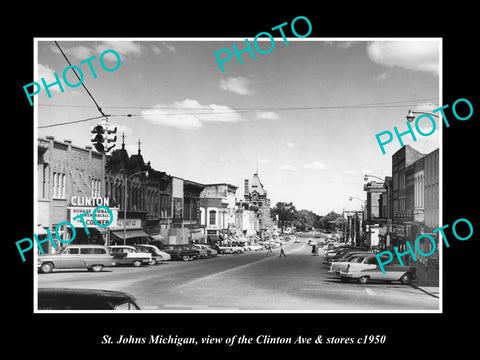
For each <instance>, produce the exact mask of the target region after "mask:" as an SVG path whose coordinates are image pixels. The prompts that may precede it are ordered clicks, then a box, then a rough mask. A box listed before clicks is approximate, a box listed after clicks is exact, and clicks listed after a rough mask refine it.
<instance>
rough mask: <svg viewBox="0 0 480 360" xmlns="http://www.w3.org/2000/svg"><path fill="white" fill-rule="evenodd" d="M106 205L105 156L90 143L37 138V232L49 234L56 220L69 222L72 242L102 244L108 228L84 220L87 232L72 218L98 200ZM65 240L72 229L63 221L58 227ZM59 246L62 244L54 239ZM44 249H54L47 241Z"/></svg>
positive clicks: (90, 209) (87, 209)
mask: <svg viewBox="0 0 480 360" xmlns="http://www.w3.org/2000/svg"><path fill="white" fill-rule="evenodd" d="M100 203H101V204H105V205H107V206H108V205H109V206H110V207H111V204H109V203H108V199H106V196H105V156H104V155H103V154H101V153H98V152H96V151H94V150H92V148H91V147H90V146H86V147H84V148H82V147H79V146H75V145H73V144H72V142H71V140H63V141H59V140H55V138H54V137H53V136H47V137H45V138H38V143H37V209H36V214H37V225H38V228H37V235H39V238H40V237H41V235H46V231H45V230H43V231H42V229H46V228H49V229H50V231H51V232H52V234H53V233H54V231H55V228H56V227H57V225H58V224H60V223H62V222H66V221H68V222H70V223H72V224H73V225H74V226H75V242H76V243H79V244H82V243H93V244H102V245H103V244H105V243H106V240H107V238H108V234H107V233H108V231H107V230H106V229H102V228H100V227H97V226H95V225H91V224H90V223H91V222H88V223H89V225H88V232H89V234H87V233H86V231H85V229H84V227H83V225H82V223H81V222H79V221H73V220H72V218H73V217H75V216H76V215H77V214H78V213H82V212H85V211H90V212H91V211H92V210H93V209H94V208H95V207H96V206H97V205H99V204H100ZM58 230H59V231H58V234H59V235H60V237H61V238H62V239H63V240H64V241H66V240H69V239H71V238H72V229H71V228H70V227H69V226H67V225H65V224H63V225H61V226H60V227H59V229H58ZM54 237H55V236H54ZM55 245H56V247H57V249H59V248H60V247H61V246H63V245H64V244H63V243H61V242H60V241H59V240H58V239H55ZM42 249H43V251H44V252H45V253H51V252H55V251H56V249H55V248H54V247H53V246H52V244H51V243H50V242H45V243H44V244H42Z"/></svg>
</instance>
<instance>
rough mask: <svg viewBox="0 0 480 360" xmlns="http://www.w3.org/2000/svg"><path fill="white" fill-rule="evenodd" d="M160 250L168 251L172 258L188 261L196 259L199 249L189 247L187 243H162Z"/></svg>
mask: <svg viewBox="0 0 480 360" xmlns="http://www.w3.org/2000/svg"><path fill="white" fill-rule="evenodd" d="M162 251H165V252H166V253H169V254H170V256H171V257H172V260H183V261H189V260H194V259H197V258H198V257H199V255H200V251H198V250H196V249H191V248H189V247H188V245H164V246H163V247H162Z"/></svg>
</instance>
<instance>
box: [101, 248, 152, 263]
mask: <svg viewBox="0 0 480 360" xmlns="http://www.w3.org/2000/svg"><path fill="white" fill-rule="evenodd" d="M109 249H110V252H111V254H112V255H113V257H114V259H115V264H116V265H133V266H135V267H138V266H141V265H142V264H148V265H153V264H154V260H152V255H151V254H150V253H147V252H141V251H137V249H135V248H134V247H133V246H129V245H112V246H110V247H109Z"/></svg>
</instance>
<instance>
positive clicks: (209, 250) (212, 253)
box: [195, 244, 218, 257]
mask: <svg viewBox="0 0 480 360" xmlns="http://www.w3.org/2000/svg"><path fill="white" fill-rule="evenodd" d="M195 245H196V246H198V247H200V248H202V249H204V250H206V251H207V256H208V257H214V256H217V255H218V251H217V250H215V249H212V248H211V247H210V246H208V245H205V244H195Z"/></svg>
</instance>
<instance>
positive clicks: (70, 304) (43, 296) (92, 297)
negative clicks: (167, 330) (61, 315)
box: [38, 288, 142, 310]
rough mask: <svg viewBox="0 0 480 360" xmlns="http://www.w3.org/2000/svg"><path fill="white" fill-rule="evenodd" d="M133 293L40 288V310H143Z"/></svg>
mask: <svg viewBox="0 0 480 360" xmlns="http://www.w3.org/2000/svg"><path fill="white" fill-rule="evenodd" d="M141 309H142V308H141V306H140V305H139V304H138V303H137V300H136V299H135V297H133V296H132V295H130V294H128V293H125V292H121V291H111V290H94V289H66V288H39V289H38V310H141Z"/></svg>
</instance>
